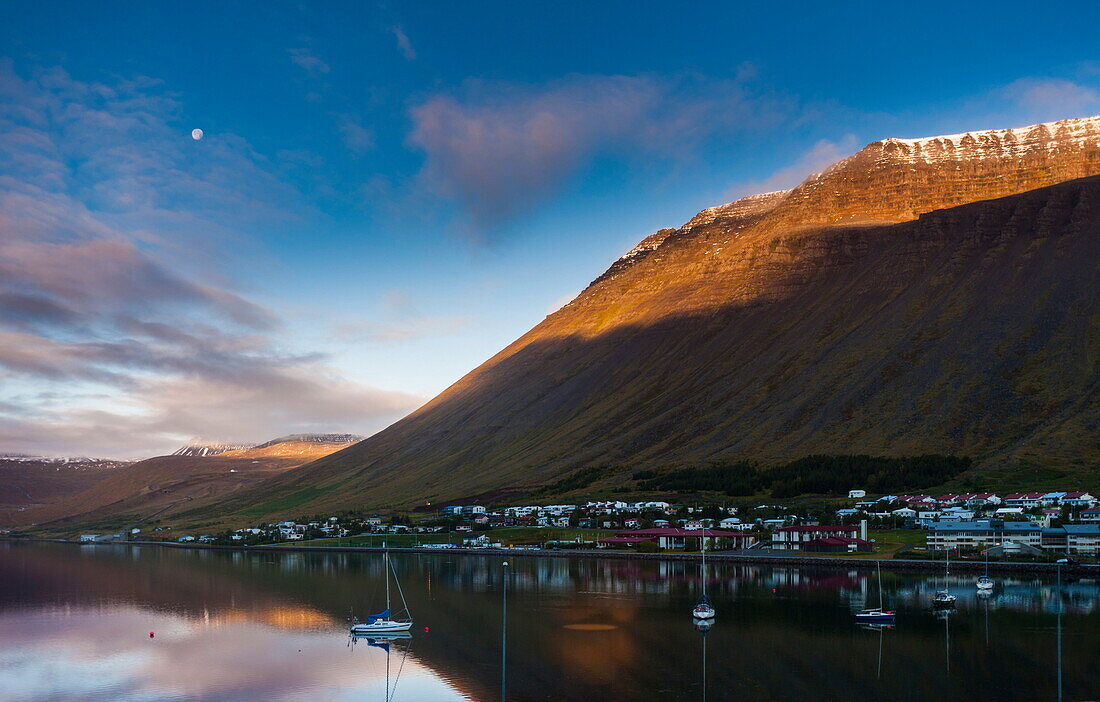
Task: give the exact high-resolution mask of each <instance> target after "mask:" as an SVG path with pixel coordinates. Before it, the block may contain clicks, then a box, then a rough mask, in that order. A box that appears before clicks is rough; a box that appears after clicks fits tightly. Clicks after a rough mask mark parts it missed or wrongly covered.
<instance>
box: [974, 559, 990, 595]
mask: <svg viewBox="0 0 1100 702" xmlns="http://www.w3.org/2000/svg"><path fill="white" fill-rule="evenodd" d="M974 584H975V585H976V586H977V587H978V592H990V591H992V590H993V585H994V583H993V578H991V577H989V551H988V550H986V552H985V575H983V576H982V577H980V578H978V581H977V582H976V583H974Z"/></svg>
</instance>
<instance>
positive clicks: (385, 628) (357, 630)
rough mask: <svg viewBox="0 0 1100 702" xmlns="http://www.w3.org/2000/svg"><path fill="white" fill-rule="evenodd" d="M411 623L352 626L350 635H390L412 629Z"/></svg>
mask: <svg viewBox="0 0 1100 702" xmlns="http://www.w3.org/2000/svg"><path fill="white" fill-rule="evenodd" d="M412 625H413V623H412V622H395V621H380V622H374V623H371V624H352V625H351V633H353V634H356V635H362V634H392V633H395V632H400V631H408V630H409V629H411V628H412Z"/></svg>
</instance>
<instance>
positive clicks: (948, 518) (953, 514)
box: [940, 507, 974, 522]
mask: <svg viewBox="0 0 1100 702" xmlns="http://www.w3.org/2000/svg"><path fill="white" fill-rule="evenodd" d="M940 521H941V522H972V521H974V512H972V511H970V510H967V509H963V508H962V507H948V508H947V509H945V510H944V511H943V512H941V513H940Z"/></svg>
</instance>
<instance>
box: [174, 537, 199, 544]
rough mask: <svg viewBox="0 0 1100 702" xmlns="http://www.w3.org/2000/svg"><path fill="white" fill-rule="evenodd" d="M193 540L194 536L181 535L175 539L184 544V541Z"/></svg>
mask: <svg viewBox="0 0 1100 702" xmlns="http://www.w3.org/2000/svg"><path fill="white" fill-rule="evenodd" d="M194 540H195V537H194V536H181V537H179V538H178V539H176V541H179V542H180V543H181V544H185V543H188V542H191V541H194Z"/></svg>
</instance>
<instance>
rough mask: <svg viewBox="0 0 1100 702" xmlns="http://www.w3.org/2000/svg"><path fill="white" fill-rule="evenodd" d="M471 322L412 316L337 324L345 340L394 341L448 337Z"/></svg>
mask: <svg viewBox="0 0 1100 702" xmlns="http://www.w3.org/2000/svg"><path fill="white" fill-rule="evenodd" d="M469 325H470V320H469V319H468V318H467V317H412V318H409V319H402V320H397V321H392V322H356V323H352V324H341V325H338V326H337V327H336V330H335V335H336V338H337V339H338V340H340V341H342V342H344V343H349V344H353V343H367V344H395V343H403V342H408V341H416V340H417V339H424V338H428V337H435V336H447V335H450V334H454V333H455V332H457V331H459V330H460V329H462V328H464V327H467V326H469Z"/></svg>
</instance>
